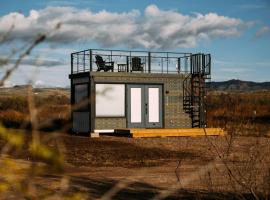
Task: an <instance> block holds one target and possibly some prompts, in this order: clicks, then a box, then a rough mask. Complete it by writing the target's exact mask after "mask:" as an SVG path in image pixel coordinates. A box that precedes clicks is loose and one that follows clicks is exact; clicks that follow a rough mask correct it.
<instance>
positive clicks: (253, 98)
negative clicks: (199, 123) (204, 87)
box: [207, 91, 270, 136]
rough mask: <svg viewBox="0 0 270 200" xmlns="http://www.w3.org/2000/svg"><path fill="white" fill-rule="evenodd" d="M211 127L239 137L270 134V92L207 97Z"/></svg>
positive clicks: (210, 94)
mask: <svg viewBox="0 0 270 200" xmlns="http://www.w3.org/2000/svg"><path fill="white" fill-rule="evenodd" d="M207 122H208V126H209V127H221V128H225V129H227V131H229V133H233V134H238V135H257V136H258V135H259V136H265V135H268V134H270V132H269V130H270V91H264V92H250V93H249V92H248V93H215V92H211V93H209V95H208V96H207Z"/></svg>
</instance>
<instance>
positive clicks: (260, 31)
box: [255, 26, 270, 38]
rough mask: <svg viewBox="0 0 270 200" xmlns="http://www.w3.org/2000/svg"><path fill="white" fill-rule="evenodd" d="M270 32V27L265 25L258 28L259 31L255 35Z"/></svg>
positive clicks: (259, 35) (258, 35) (260, 35)
mask: <svg viewBox="0 0 270 200" xmlns="http://www.w3.org/2000/svg"><path fill="white" fill-rule="evenodd" d="M269 33H270V27H269V26H263V27H261V28H260V29H259V30H257V32H256V33H255V36H256V37H257V38H258V37H262V36H264V35H266V34H269Z"/></svg>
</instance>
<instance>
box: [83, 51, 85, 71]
mask: <svg viewBox="0 0 270 200" xmlns="http://www.w3.org/2000/svg"><path fill="white" fill-rule="evenodd" d="M83 72H85V51H84V52H83Z"/></svg>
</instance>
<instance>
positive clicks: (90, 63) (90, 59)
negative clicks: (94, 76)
mask: <svg viewBox="0 0 270 200" xmlns="http://www.w3.org/2000/svg"><path fill="white" fill-rule="evenodd" d="M89 56H90V57H89V65H90V72H91V71H92V69H93V66H92V49H90V50H89Z"/></svg>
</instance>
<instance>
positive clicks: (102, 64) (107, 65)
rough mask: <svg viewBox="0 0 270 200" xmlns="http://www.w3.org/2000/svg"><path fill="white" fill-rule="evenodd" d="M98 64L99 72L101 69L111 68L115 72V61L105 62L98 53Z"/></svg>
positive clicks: (107, 69) (105, 70)
mask: <svg viewBox="0 0 270 200" xmlns="http://www.w3.org/2000/svg"><path fill="white" fill-rule="evenodd" d="M96 64H97V67H98V69H97V71H98V72H99V71H101V70H104V72H107V71H109V70H111V71H112V72H113V67H114V62H105V61H104V60H103V58H102V57H101V56H100V55H96Z"/></svg>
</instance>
